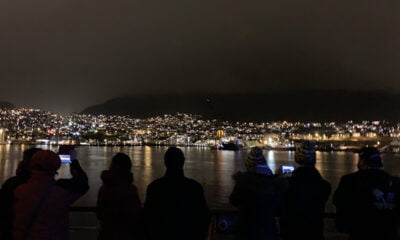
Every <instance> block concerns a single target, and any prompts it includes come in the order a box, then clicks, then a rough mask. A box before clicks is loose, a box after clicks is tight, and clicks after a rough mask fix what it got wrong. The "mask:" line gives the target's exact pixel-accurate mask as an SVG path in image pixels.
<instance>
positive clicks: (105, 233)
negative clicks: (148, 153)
mask: <svg viewBox="0 0 400 240" xmlns="http://www.w3.org/2000/svg"><path fill="white" fill-rule="evenodd" d="M131 168H132V163H131V159H130V158H129V157H128V156H127V155H126V154H123V153H117V154H116V155H115V156H114V157H113V159H112V162H111V166H110V169H109V170H106V171H103V172H102V174H101V180H102V181H103V185H102V186H101V187H100V190H99V193H98V198H97V218H98V219H99V220H100V229H99V237H98V239H100V240H103V239H104V240H106V239H113V240H125V239H126V240H127V239H129V240H134V239H138V238H139V237H140V233H139V232H140V231H141V229H140V227H139V222H140V220H141V219H140V217H141V208H142V207H141V204H140V199H139V195H138V191H137V188H136V186H135V185H133V184H132V183H133V174H132V172H131Z"/></svg>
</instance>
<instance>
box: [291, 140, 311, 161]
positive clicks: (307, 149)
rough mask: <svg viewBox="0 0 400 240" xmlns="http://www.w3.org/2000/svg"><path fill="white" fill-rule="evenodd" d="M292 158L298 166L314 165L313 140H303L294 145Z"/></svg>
mask: <svg viewBox="0 0 400 240" xmlns="http://www.w3.org/2000/svg"><path fill="white" fill-rule="evenodd" d="M294 160H295V161H296V162H297V163H298V164H299V165H300V166H314V165H315V162H316V156H315V145H314V143H313V142H310V141H304V142H302V143H300V144H298V145H297V146H296V153H295V155H294Z"/></svg>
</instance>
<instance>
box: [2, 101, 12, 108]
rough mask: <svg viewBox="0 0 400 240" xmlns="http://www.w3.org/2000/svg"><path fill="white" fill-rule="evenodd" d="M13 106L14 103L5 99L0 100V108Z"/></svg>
mask: <svg viewBox="0 0 400 240" xmlns="http://www.w3.org/2000/svg"><path fill="white" fill-rule="evenodd" d="M13 108H15V106H14V104H12V103H10V102H7V101H0V109H13Z"/></svg>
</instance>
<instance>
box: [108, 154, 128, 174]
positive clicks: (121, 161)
mask: <svg viewBox="0 0 400 240" xmlns="http://www.w3.org/2000/svg"><path fill="white" fill-rule="evenodd" d="M114 168H119V169H126V170H129V171H130V170H131V168H132V161H131V158H130V157H129V156H128V155H126V154H124V153H117V154H115V156H114V157H113V158H112V161H111V166H110V169H114Z"/></svg>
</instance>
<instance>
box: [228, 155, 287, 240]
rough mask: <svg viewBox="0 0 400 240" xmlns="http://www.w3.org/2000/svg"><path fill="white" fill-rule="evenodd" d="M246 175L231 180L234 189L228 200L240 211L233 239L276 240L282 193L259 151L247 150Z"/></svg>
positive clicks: (244, 173)
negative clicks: (276, 217)
mask: <svg viewBox="0 0 400 240" xmlns="http://www.w3.org/2000/svg"><path fill="white" fill-rule="evenodd" d="M245 165H246V169H247V172H238V173H236V174H235V175H234V176H233V179H234V181H235V187H234V189H233V192H232V194H231V196H230V198H229V200H230V202H231V204H232V205H234V206H236V207H238V208H239V219H238V226H237V232H236V234H235V237H236V239H242V240H253V239H254V240H263V239H268V240H274V239H278V228H277V224H276V221H275V216H276V215H277V213H278V212H279V210H280V208H281V205H282V202H281V191H280V189H279V187H278V184H277V183H276V181H275V177H274V176H273V175H272V171H271V169H270V168H269V167H268V166H267V162H266V160H265V158H264V156H263V153H262V150H261V149H260V148H259V147H253V148H252V149H251V150H250V153H249V155H248V158H247V159H246V160H245Z"/></svg>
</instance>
